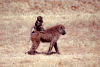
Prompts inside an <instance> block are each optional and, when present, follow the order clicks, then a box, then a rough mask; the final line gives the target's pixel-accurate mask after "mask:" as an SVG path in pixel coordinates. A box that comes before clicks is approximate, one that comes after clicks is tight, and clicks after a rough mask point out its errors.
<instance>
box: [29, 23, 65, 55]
mask: <svg viewBox="0 0 100 67" xmlns="http://www.w3.org/2000/svg"><path fill="white" fill-rule="evenodd" d="M60 34H62V35H65V34H66V31H65V27H64V26H63V25H57V26H54V27H51V28H49V29H47V30H45V33H44V34H41V33H40V32H37V35H36V36H35V33H32V35H31V41H32V42H33V45H32V47H31V50H30V51H29V52H28V54H35V53H36V51H35V50H36V49H37V47H38V46H39V44H40V41H41V42H50V46H49V50H48V51H47V52H44V54H48V55H49V54H50V53H51V50H52V48H53V46H54V48H55V51H56V53H57V54H60V53H59V49H58V47H57V40H58V39H59V36H60ZM33 36H35V37H34V38H33ZM33 48H34V49H33Z"/></svg>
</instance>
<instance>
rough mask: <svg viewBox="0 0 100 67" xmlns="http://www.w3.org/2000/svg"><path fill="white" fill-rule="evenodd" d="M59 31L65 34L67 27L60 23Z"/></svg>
mask: <svg viewBox="0 0 100 67" xmlns="http://www.w3.org/2000/svg"><path fill="white" fill-rule="evenodd" d="M59 32H60V34H62V35H65V34H66V31H65V27H64V26H63V25H59Z"/></svg>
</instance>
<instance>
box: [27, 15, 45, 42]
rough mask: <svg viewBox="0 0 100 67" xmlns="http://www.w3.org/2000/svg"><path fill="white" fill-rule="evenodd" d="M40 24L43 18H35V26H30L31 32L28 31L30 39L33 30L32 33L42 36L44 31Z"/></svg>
mask: <svg viewBox="0 0 100 67" xmlns="http://www.w3.org/2000/svg"><path fill="white" fill-rule="evenodd" d="M42 23H43V18H42V17H41V16H38V17H37V20H36V22H35V26H32V27H31V30H30V37H31V33H32V29H33V28H34V31H39V32H41V33H43V34H44V32H45V30H44V28H43V26H42ZM29 42H30V39H29Z"/></svg>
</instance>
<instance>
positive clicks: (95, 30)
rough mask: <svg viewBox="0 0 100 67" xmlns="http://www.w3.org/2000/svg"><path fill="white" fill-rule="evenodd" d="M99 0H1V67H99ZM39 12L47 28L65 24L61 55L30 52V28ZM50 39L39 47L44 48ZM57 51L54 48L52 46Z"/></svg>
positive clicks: (42, 49) (41, 50)
mask: <svg viewBox="0 0 100 67" xmlns="http://www.w3.org/2000/svg"><path fill="white" fill-rule="evenodd" d="M99 4H100V2H99V1H96V2H94V1H33V0H22V1H21V0H7V1H0V67H100V5H99ZM37 16H42V17H43V20H44V22H43V26H44V28H45V29H47V28H50V27H52V26H54V25H57V24H63V25H64V26H65V28H66V29H65V30H66V32H67V33H66V35H64V36H61V37H60V38H59V40H58V42H57V43H58V47H59V51H60V53H61V54H60V55H58V54H52V55H44V54H37V55H28V54H25V52H27V51H28V50H29V49H30V48H31V44H32V43H29V42H28V40H29V35H30V28H31V26H33V25H34V24H35V21H36V18H37ZM48 48H49V43H41V44H40V46H39V48H38V49H37V51H39V52H45V51H47V50H48ZM53 51H54V49H53Z"/></svg>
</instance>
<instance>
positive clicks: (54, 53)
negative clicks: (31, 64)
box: [29, 52, 57, 55]
mask: <svg viewBox="0 0 100 67" xmlns="http://www.w3.org/2000/svg"><path fill="white" fill-rule="evenodd" d="M36 54H45V55H52V54H57V53H56V52H51V53H50V54H46V53H45V52H36V53H34V54H29V55H36Z"/></svg>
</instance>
